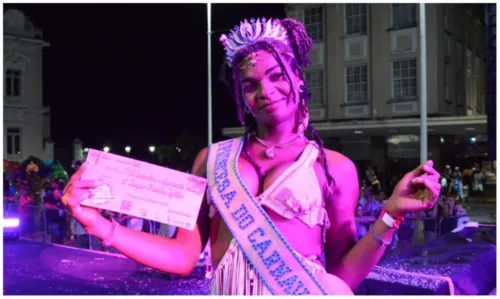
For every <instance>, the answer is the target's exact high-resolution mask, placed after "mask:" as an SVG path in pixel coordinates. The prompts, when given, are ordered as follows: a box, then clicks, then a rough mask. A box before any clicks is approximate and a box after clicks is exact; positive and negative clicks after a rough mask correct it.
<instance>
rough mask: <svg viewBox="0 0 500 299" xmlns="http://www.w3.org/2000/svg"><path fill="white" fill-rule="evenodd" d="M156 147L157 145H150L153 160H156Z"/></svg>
mask: <svg viewBox="0 0 500 299" xmlns="http://www.w3.org/2000/svg"><path fill="white" fill-rule="evenodd" d="M155 149H156V147H155V146H154V145H150V146H149V152H150V153H151V162H154V160H155Z"/></svg>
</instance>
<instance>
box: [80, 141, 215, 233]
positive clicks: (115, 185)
mask: <svg viewBox="0 0 500 299" xmlns="http://www.w3.org/2000/svg"><path fill="white" fill-rule="evenodd" d="M86 162H87V163H88V165H89V166H88V167H87V169H86V170H85V172H84V173H83V174H82V179H83V180H99V181H101V182H102V185H101V186H100V187H99V188H97V189H95V190H93V191H92V192H91V197H90V198H89V199H87V200H85V201H83V202H82V205H85V206H89V207H94V208H98V209H103V210H109V211H113V212H117V213H123V214H127V215H131V216H134V217H139V218H144V219H149V220H153V221H158V222H162V223H166V224H169V225H174V226H177V227H182V228H185V229H189V230H194V228H195V225H196V219H197V218H198V213H199V211H200V206H201V202H202V200H203V196H204V194H205V191H206V185H207V180H206V179H205V178H201V177H197V176H194V175H190V174H187V173H183V172H180V171H176V170H172V169H168V168H165V167H161V166H157V165H153V164H149V163H145V162H141V161H137V160H134V159H130V158H126V157H122V156H118V155H114V154H110V153H105V152H101V151H98V150H94V149H91V150H89V152H88V155H87V161H86Z"/></svg>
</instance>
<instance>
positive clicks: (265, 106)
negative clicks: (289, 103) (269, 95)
mask: <svg viewBox="0 0 500 299" xmlns="http://www.w3.org/2000/svg"><path fill="white" fill-rule="evenodd" d="M283 100H284V99H281V100H277V101H273V102H269V103H265V104H264V105H262V106H260V107H259V110H263V109H272V108H274V107H275V106H276V104H278V103H279V102H281V101H283Z"/></svg>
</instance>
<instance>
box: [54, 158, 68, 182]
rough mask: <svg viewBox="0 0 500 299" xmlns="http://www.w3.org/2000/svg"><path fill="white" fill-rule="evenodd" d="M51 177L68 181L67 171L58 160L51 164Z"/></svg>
mask: <svg viewBox="0 0 500 299" xmlns="http://www.w3.org/2000/svg"><path fill="white" fill-rule="evenodd" d="M52 177H53V178H54V179H55V180H59V179H63V180H64V181H65V182H67V181H68V173H67V172H66V170H64V167H63V166H62V164H61V162H60V161H56V162H55V163H54V164H52Z"/></svg>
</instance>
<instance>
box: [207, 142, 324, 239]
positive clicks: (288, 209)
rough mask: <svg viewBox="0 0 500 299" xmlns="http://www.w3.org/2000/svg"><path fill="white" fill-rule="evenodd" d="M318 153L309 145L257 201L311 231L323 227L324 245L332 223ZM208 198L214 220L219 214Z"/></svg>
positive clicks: (311, 144) (313, 143)
mask: <svg viewBox="0 0 500 299" xmlns="http://www.w3.org/2000/svg"><path fill="white" fill-rule="evenodd" d="M318 153H319V147H318V145H317V144H316V143H315V142H313V141H309V143H308V144H307V146H306V147H305V149H304V151H303V152H302V154H301V155H300V157H299V159H298V160H297V161H296V162H295V163H294V164H292V165H291V166H290V167H288V168H287V169H286V170H285V171H284V172H283V173H282V174H281V175H280V176H279V177H278V178H277V179H276V180H275V181H274V182H273V183H272V184H271V185H270V186H269V187H268V188H266V190H264V192H262V194H260V195H259V196H257V197H256V199H257V200H259V202H260V203H261V205H263V206H265V207H267V208H269V209H271V210H273V211H274V212H276V213H277V214H279V215H281V216H283V217H285V218H286V219H292V218H297V219H299V220H301V221H302V222H303V223H305V224H306V225H307V226H309V227H310V228H311V227H314V226H315V225H321V226H323V242H325V238H326V230H328V229H329V228H330V220H329V218H328V214H327V212H326V209H325V207H324V204H323V195H322V192H321V186H320V184H319V182H318V177H317V176H316V173H315V172H314V162H315V161H316V159H317V157H318ZM239 154H240V153H238V154H237V155H238V156H239ZM207 198H208V204H209V205H210V212H209V216H210V218H213V216H214V215H215V214H217V208H216V207H215V206H214V205H213V203H212V202H211V200H210V199H209V196H207Z"/></svg>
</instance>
